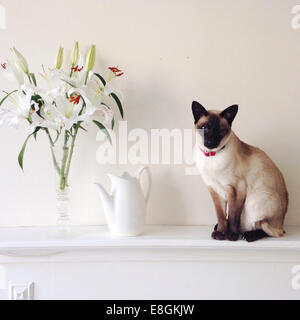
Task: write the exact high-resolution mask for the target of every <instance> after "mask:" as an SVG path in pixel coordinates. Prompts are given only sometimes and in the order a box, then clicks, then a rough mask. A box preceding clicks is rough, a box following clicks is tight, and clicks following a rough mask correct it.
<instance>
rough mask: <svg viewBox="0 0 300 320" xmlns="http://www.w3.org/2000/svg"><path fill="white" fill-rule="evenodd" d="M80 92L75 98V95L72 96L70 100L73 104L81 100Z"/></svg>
mask: <svg viewBox="0 0 300 320" xmlns="http://www.w3.org/2000/svg"><path fill="white" fill-rule="evenodd" d="M80 97H81V96H80V94H79V95H78V96H77V97H76V98H75V97H74V96H71V97H70V99H69V101H70V102H71V103H73V104H78V103H79V100H80Z"/></svg>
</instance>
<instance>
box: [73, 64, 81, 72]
mask: <svg viewBox="0 0 300 320" xmlns="http://www.w3.org/2000/svg"><path fill="white" fill-rule="evenodd" d="M71 69H72V70H73V71H74V72H77V71H78V72H80V71H81V70H82V69H83V66H82V67H81V68H79V66H78V65H76V66H75V67H72V68H71Z"/></svg>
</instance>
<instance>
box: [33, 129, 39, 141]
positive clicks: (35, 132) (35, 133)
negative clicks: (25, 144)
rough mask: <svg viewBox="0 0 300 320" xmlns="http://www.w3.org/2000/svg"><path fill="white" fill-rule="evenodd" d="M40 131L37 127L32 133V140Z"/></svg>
mask: <svg viewBox="0 0 300 320" xmlns="http://www.w3.org/2000/svg"><path fill="white" fill-rule="evenodd" d="M40 130H41V127H37V128H36V129H35V131H34V133H33V137H34V140H36V138H37V133H38V132H39V131H40Z"/></svg>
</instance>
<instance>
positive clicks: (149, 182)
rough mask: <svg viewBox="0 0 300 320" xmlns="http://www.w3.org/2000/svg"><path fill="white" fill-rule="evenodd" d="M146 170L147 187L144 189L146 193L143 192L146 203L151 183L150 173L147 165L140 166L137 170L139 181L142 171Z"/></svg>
mask: <svg viewBox="0 0 300 320" xmlns="http://www.w3.org/2000/svg"><path fill="white" fill-rule="evenodd" d="M144 170H145V171H146V172H147V174H148V187H147V191H146V194H145V201H146V203H147V202H148V200H149V196H150V190H151V185H152V178H151V173H150V169H149V167H148V166H144V167H142V168H140V169H139V171H138V172H137V179H138V180H139V182H140V183H141V176H142V173H143V171H144Z"/></svg>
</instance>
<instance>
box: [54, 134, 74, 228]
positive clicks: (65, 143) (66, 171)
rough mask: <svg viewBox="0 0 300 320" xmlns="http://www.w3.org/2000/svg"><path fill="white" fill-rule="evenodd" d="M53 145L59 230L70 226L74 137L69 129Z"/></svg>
mask: <svg viewBox="0 0 300 320" xmlns="http://www.w3.org/2000/svg"><path fill="white" fill-rule="evenodd" d="M56 140H57V141H55V143H53V144H52V145H51V155H52V160H53V165H54V171H55V188H56V214H57V217H56V224H57V226H58V230H59V231H69V228H70V222H71V219H70V211H71V201H70V171H71V162H72V157H73V152H74V139H72V136H71V135H70V133H69V132H68V131H62V132H61V133H60V134H59V136H58V138H57V139H56Z"/></svg>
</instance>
